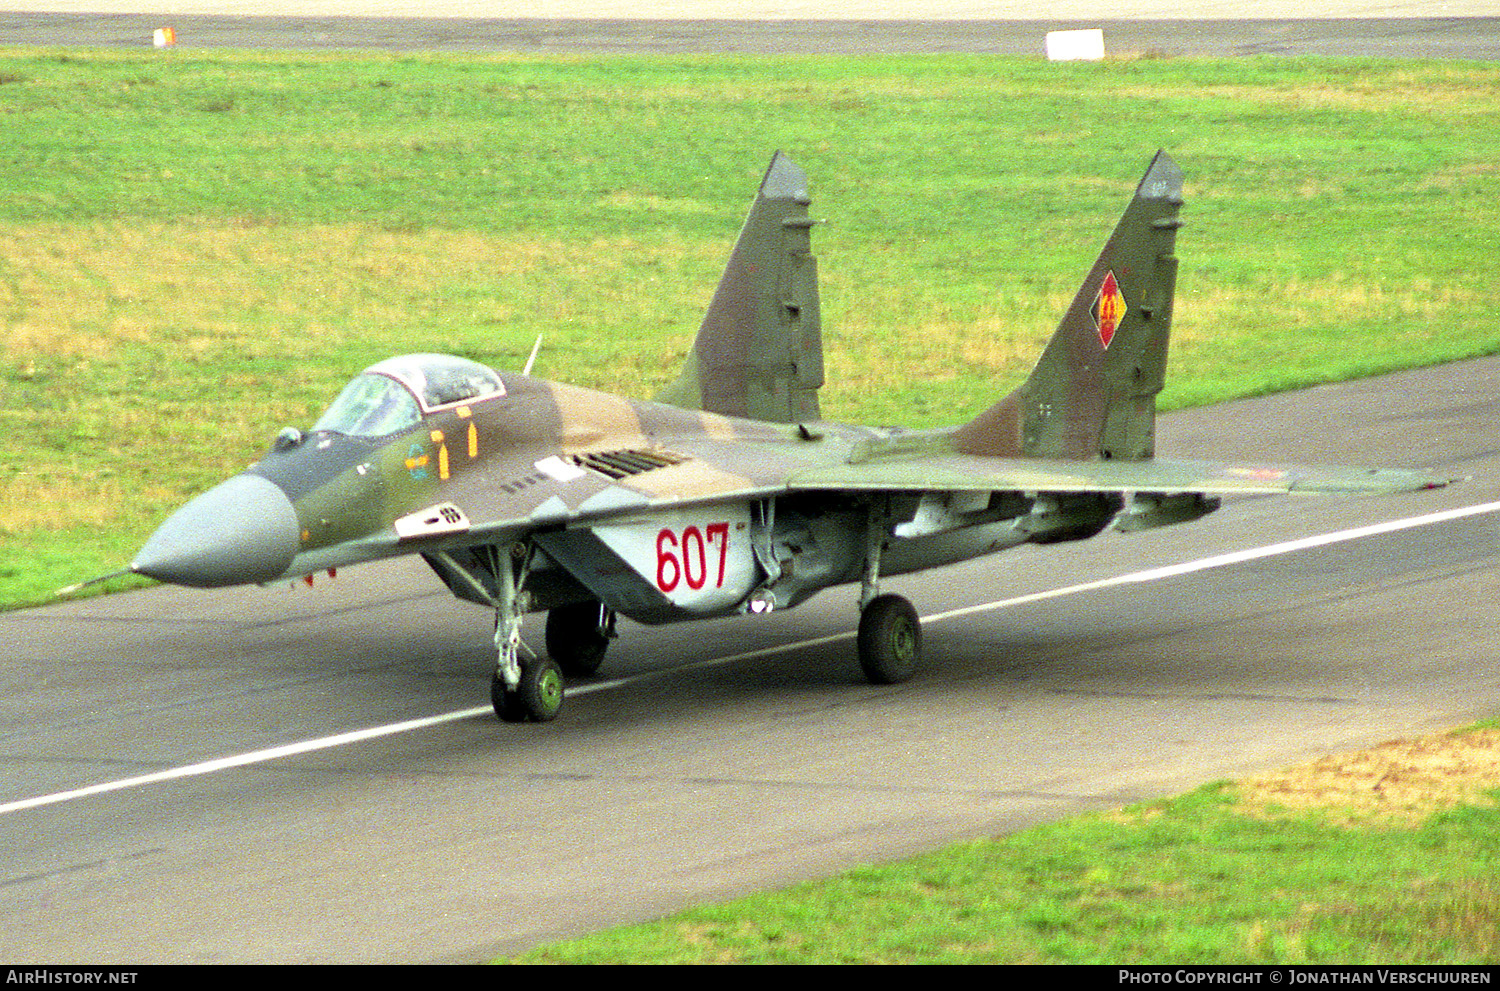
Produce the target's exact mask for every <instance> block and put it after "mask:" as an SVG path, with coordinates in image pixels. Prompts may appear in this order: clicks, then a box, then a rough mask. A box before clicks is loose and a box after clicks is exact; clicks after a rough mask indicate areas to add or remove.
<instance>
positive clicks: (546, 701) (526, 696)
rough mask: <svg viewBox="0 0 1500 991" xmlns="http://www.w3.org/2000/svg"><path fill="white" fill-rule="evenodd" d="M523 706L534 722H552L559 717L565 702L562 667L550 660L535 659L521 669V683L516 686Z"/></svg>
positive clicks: (527, 716) (527, 715) (529, 718)
mask: <svg viewBox="0 0 1500 991" xmlns="http://www.w3.org/2000/svg"><path fill="white" fill-rule="evenodd" d="M516 694H517V695H519V696H520V697H521V708H522V709H523V710H525V712H526V718H527V719H528V720H530V721H531V722H533V723H550V722H551V721H552V720H554V719H556V718H557V713H558V711H559V710H560V709H562V704H563V673H562V668H560V667H558V666H557V664H555V663H554V662H552V661H550V660H545V659H544V660H540V661H533V662H532V663H530V664H528V665H526V666H525V667H524V668H522V669H521V684H520V685H518V686H516Z"/></svg>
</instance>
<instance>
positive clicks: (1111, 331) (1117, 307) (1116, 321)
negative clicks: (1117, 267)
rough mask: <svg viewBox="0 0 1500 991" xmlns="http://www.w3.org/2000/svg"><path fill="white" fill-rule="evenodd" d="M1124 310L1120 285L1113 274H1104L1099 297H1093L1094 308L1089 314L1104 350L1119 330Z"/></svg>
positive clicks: (1123, 297)
mask: <svg viewBox="0 0 1500 991" xmlns="http://www.w3.org/2000/svg"><path fill="white" fill-rule="evenodd" d="M1125 309H1126V307H1125V296H1124V294H1122V293H1121V292H1120V283H1119V282H1118V281H1116V280H1115V273H1114V272H1106V273H1104V282H1103V284H1102V285H1100V286H1099V295H1097V296H1095V297H1094V306H1093V309H1092V310H1090V312H1091V313H1092V314H1093V317H1094V326H1095V327H1097V328H1098V329H1099V342H1100V343H1101V344H1103V345H1104V346H1105V347H1106V348H1108V347H1109V342H1110V339H1111V338H1113V337H1114V336H1115V331H1116V330H1118V329H1119V326H1120V321H1121V320H1124V319H1125Z"/></svg>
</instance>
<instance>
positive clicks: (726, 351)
mask: <svg viewBox="0 0 1500 991" xmlns="http://www.w3.org/2000/svg"><path fill="white" fill-rule="evenodd" d="M810 202H811V200H810V199H809V197H808V195H807V173H805V172H803V171H802V169H800V168H798V167H797V165H796V164H794V163H793V162H792V160H791V159H790V158H787V157H786V156H785V155H783V154H782V153H781V152H777V153H776V154H775V156H773V157H772V159H771V164H770V167H769V168H767V169H766V174H765V178H764V179H762V180H761V184H760V190H759V192H758V193H757V194H756V197H755V203H754V204H753V205H752V206H751V208H750V215H749V216H748V217H746V218H745V226H744V227H743V228H742V229H741V231H740V237H739V241H738V242H737V243H736V244H735V246H734V251H733V252H732V253H731V254H730V256H729V264H728V266H727V267H726V268H725V270H724V275H723V278H722V279H721V280H720V282H719V287H718V289H717V290H716V291H715V292H714V298H713V302H712V303H711V304H709V308H708V312H707V314H706V315H705V316H704V318H703V324H702V326H701V327H699V329H698V336H697V338H696V339H695V340H694V341H693V349H692V351H690V352H689V353H688V357H687V362H686V364H685V365H684V366H683V369H682V371H681V373H680V374H679V375H678V377H677V379H676V380H675V381H674V382H672V383H671V384H670V385H668V386H667V387H666V388H665V389H664V390H662V392H661V393H660V394H658V395H657V397H656V399H657V401H658V402H663V403H671V404H672V405H674V406H682V407H685V408H687V409H701V410H704V411H706V412H710V413H721V414H724V415H726V416H742V417H749V418H751V419H755V420H766V421H770V422H774V423H799V422H804V421H808V420H816V419H819V413H818V387H819V386H821V385H822V384H823V339H822V329H821V318H820V314H819V308H818V263H817V259H816V258H814V257H813V255H812V238H811V230H812V226H813V223H814V221H812V220H810V219H809V218H808V214H807V207H808V204H809V203H810Z"/></svg>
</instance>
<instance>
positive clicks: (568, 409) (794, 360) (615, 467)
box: [129, 153, 1443, 722]
mask: <svg viewBox="0 0 1500 991" xmlns="http://www.w3.org/2000/svg"><path fill="white" fill-rule="evenodd" d="M807 189H808V185H807V176H806V174H805V173H804V172H803V171H802V169H800V168H799V167H797V166H796V165H795V164H793V162H792V161H791V160H790V159H789V158H787V157H786V156H785V155H783V154H781V153H777V154H776V155H775V156H774V157H773V158H772V160H771V163H770V166H769V167H768V168H767V170H766V173H765V177H764V179H763V180H762V182H761V185H760V189H759V191H758V193H757V195H756V197H755V200H754V202H753V204H752V206H751V208H750V212H749V216H748V218H747V219H746V221H745V224H744V227H743V229H742V230H741V232H740V235H739V240H738V242H737V243H736V245H735V246H734V248H733V251H732V253H731V254H730V257H729V261H728V266H727V268H726V270H725V272H724V274H723V277H722V280H721V281H720V283H719V286H718V289H717V291H716V292H715V294H714V297H713V301H712V303H711V304H710V306H709V309H708V312H707V314H706V316H705V317H704V319H703V323H702V325H701V327H700V329H699V331H698V334H697V337H696V339H695V341H694V343H693V346H692V350H691V351H690V352H689V353H688V356H687V359H686V363H685V365H684V366H683V368H682V370H681V372H680V374H679V375H678V376H677V378H676V380H675V381H673V382H672V383H671V384H670V385H669V386H668V387H667V388H666V389H665V390H664V391H662V392H661V393H660V394H659V395H658V396H656V397H655V399H654V400H653V401H649V402H646V401H637V400H632V399H624V398H619V397H616V396H612V395H606V394H603V393H599V392H594V391H591V390H589V389H584V388H578V387H575V386H571V385H563V384H559V383H555V382H548V381H543V380H541V379H539V378H533V377H531V376H530V375H528V374H515V373H509V372H500V371H496V370H494V369H492V368H489V367H486V366H484V365H482V364H479V363H477V362H475V361H471V360H468V359H466V358H463V357H457V356H450V355H439V354H411V355H406V356H404V357H395V358H390V359H388V360H385V361H381V362H379V363H378V364H375V365H371V366H370V367H369V368H366V369H365V370H364V371H362V372H360V373H359V374H358V375H356V376H355V377H354V378H353V379H352V380H351V381H350V382H349V384H348V386H347V387H346V388H345V389H344V390H343V392H342V393H341V394H340V395H339V396H338V397H337V398H336V399H335V400H334V401H333V404H332V405H331V406H329V407H328V409H327V411H326V412H325V413H324V414H323V415H322V417H321V418H320V419H319V420H318V421H317V423H315V424H314V425H313V427H312V429H311V430H307V431H305V432H304V431H301V430H297V429H295V428H287V429H286V430H284V431H282V433H281V434H280V435H279V436H278V437H277V438H276V440H275V443H274V445H273V446H272V448H271V450H270V451H269V452H268V453H267V454H266V455H265V456H264V457H263V458H262V459H261V460H260V462H259V463H257V464H255V465H253V466H252V467H250V468H249V469H248V470H246V471H245V472H243V473H241V474H239V475H236V476H235V477H233V478H231V479H229V480H228V481H226V482H223V483H222V484H220V485H218V486H217V487H215V488H213V489H211V490H209V491H208V492H206V493H204V494H203V495H200V496H198V497H197V498H196V499H193V500H192V501H191V502H189V503H187V504H186V505H184V506H183V507H182V508H181V509H179V510H177V511H176V512H175V513H173V514H172V515H171V516H170V517H169V518H168V519H167V520H166V522H165V523H163V524H162V526H161V528H160V529H158V530H157V531H156V532H155V534H153V535H152V536H151V537H150V539H149V540H147V542H146V544H145V546H144V547H142V549H141V550H140V552H139V554H138V555H137V556H136V558H135V560H134V561H133V562H132V563H131V565H130V568H129V570H130V571H133V572H135V573H137V574H141V575H146V576H149V577H151V578H155V579H158V580H160V581H163V582H170V583H173V584H177V585H185V586H193V587H205V588H211V587H220V586H231V585H242V584H251V583H271V582H278V581H285V580H293V581H295V580H298V579H300V578H302V577H304V576H310V575H313V574H314V573H318V572H323V571H325V570H327V571H332V570H334V569H341V568H345V567H347V566H349V565H354V564H358V563H361V562H366V561H373V560H376V559H380V558H388V557H392V556H395V555H403V554H419V555H421V556H422V558H423V560H425V561H426V562H427V564H428V565H430V566H431V568H432V570H433V572H435V573H436V575H437V577H438V578H439V579H441V581H442V582H443V583H444V584H445V585H446V586H447V587H448V588H449V589H451V590H452V592H453V594H454V595H456V596H457V597H459V598H460V599H464V600H467V601H469V602H473V603H477V604H479V605H481V606H483V607H485V608H487V609H491V610H493V611H494V614H495V637H494V643H495V654H496V664H495V671H494V677H493V680H492V688H491V698H492V701H493V703H494V708H495V711H496V713H497V714H498V715H499V717H500V718H501V719H503V720H506V721H511V722H518V721H527V720H529V721H546V720H550V719H553V718H554V717H555V716H556V715H557V714H558V711H559V709H560V707H561V706H562V703H563V694H564V683H565V678H576V677H581V676H587V675H590V674H592V673H593V672H595V671H596V670H597V669H598V667H599V665H600V663H601V661H602V660H603V658H604V655H605V651H606V647H607V646H608V644H609V641H610V639H611V638H612V637H614V636H615V635H616V625H615V619H616V616H617V615H624V616H627V617H629V618H631V619H633V620H636V621H638V622H640V623H650V624H655V623H674V622H681V621H685V620H695V619H706V618H710V617H721V616H729V615H735V614H744V615H746V616H747V617H749V618H747V619H746V620H745V622H753V621H754V619H753V617H755V616H757V615H763V614H766V613H769V612H772V611H775V610H781V609H789V608H792V607H793V606H796V605H798V604H799V603H801V602H803V601H805V600H807V599H808V598H809V597H810V596H812V595H814V594H816V593H817V592H820V591H822V590H823V589H826V588H829V587H832V586H836V585H846V584H847V585H851V586H856V587H857V588H858V605H859V629H858V638H857V644H858V649H857V654H858V661H859V665H860V667H861V668H862V669H863V672H864V675H865V676H866V677H867V678H868V679H869V680H870V681H872V682H875V683H895V682H901V681H904V680H905V679H907V678H910V677H911V676H912V675H913V673H914V672H915V671H916V669H917V666H918V663H919V658H920V654H921V641H922V631H921V626H920V623H919V619H918V615H917V613H916V611H915V609H914V608H913V607H912V605H911V604H910V603H909V602H908V601H907V600H906V599H904V598H902V597H900V596H898V595H893V594H882V592H881V587H880V583H881V579H882V578H883V577H885V576H888V575H899V574H904V573H908V572H914V571H919V570H922V569H925V568H935V567H940V566H943V565H947V564H950V563H953V562H957V561H962V560H965V559H968V558H972V557H976V556H978V555H983V554H990V553H992V552H995V551H1000V550H1004V549H1006V548H1012V547H1016V546H1018V545H1021V544H1026V543H1035V544H1049V543H1056V542H1059V541H1068V540H1082V539H1084V538H1087V537H1092V536H1094V535H1095V534H1098V533H1100V532H1101V531H1103V530H1104V529H1105V528H1106V527H1109V526H1113V527H1114V528H1116V529H1117V530H1123V531H1137V530H1145V529H1149V528H1152V527H1159V526H1164V525H1168V524H1176V523H1186V522H1188V521H1191V520H1196V519H1198V518H1200V517H1202V516H1204V515H1206V514H1208V513H1210V512H1212V511H1214V510H1215V509H1217V508H1218V507H1219V505H1220V500H1221V497H1222V496H1223V495H1224V494H1227V493H1273V492H1306V493H1357V492H1398V491H1406V490H1415V489H1422V488H1429V487H1434V486H1438V485H1441V484H1443V480H1440V479H1434V478H1428V477H1424V476H1422V475H1419V474H1416V473H1413V472H1407V471H1399V470H1375V469H1369V468H1361V467H1348V468H1340V467H1324V468H1308V467H1296V466H1290V465H1268V464H1233V463H1218V462H1208V461H1171V460H1163V459H1160V458H1157V457H1156V456H1155V454H1156V452H1155V440H1154V432H1155V427H1154V424H1155V412H1156V396H1157V393H1158V392H1160V390H1161V388H1162V380H1163V375H1164V370H1165V364H1166V354H1167V338H1168V332H1169V330H1170V327H1171V324H1172V305H1173V290H1174V286H1175V282H1176V276H1177V258H1176V257H1175V255H1174V254H1173V251H1174V245H1175V241H1176V235H1177V229H1178V227H1179V226H1180V223H1179V220H1178V214H1179V210H1180V207H1181V205H1182V189H1183V177H1182V172H1181V171H1180V170H1179V169H1178V167H1177V165H1176V164H1175V163H1174V162H1173V161H1172V160H1171V159H1170V158H1169V157H1168V156H1167V155H1166V154H1165V153H1158V154H1157V155H1156V157H1155V158H1154V159H1153V161H1152V162H1151V164H1150V167H1149V168H1148V169H1147V170H1146V174H1145V176H1144V177H1143V178H1142V179H1141V181H1140V183H1139V185H1138V186H1137V187H1136V189H1135V192H1134V195H1132V196H1131V198H1130V202H1129V205H1128V206H1127V207H1126V209H1125V213H1124V215H1123V217H1122V218H1121V219H1120V221H1119V223H1118V225H1117V226H1116V228H1115V230H1114V232H1113V233H1112V234H1111V235H1110V237H1109V239H1108V240H1107V241H1106V242H1105V244H1104V248H1103V250H1102V251H1101V252H1100V254H1099V256H1098V259H1097V260H1096V261H1095V262H1094V264H1093V267H1092V268H1091V269H1090V270H1089V272H1088V274H1087V275H1086V276H1085V277H1084V279H1083V283H1082V285H1081V286H1080V287H1079V289H1078V294H1077V296H1076V297H1074V299H1073V302H1072V305H1071V306H1070V307H1069V308H1068V310H1067V312H1066V313H1065V314H1064V315H1063V317H1062V321H1061V323H1060V324H1059V326H1058V328H1057V331H1056V333H1055V335H1054V336H1053V337H1052V339H1051V342H1050V343H1049V344H1048V345H1047V346H1046V348H1045V350H1044V351H1043V353H1042V355H1041V358H1040V360H1039V362H1038V363H1037V365H1036V367H1035V369H1034V370H1033V371H1032V372H1031V374H1030V377H1029V378H1027V379H1026V380H1025V382H1024V383H1023V384H1022V385H1021V386H1020V387H1019V388H1017V389H1015V390H1014V391H1013V392H1011V393H1009V394H1008V395H1005V396H1004V397H1003V398H1000V399H999V401H998V402H996V403H995V404H994V405H993V406H991V407H989V408H988V409H986V410H984V411H983V412H980V413H979V414H978V415H977V416H975V417H973V418H972V419H970V420H969V421H968V422H966V423H962V424H959V425H957V426H954V427H949V428H944V429H922V430H897V429H888V428H873V427H863V426H846V425H841V424H834V423H827V422H824V421H823V420H822V418H821V417H820V415H819V412H818V389H819V387H820V386H821V385H822V384H823V355H822V341H821V331H820V316H819V296H818V276H817V262H816V259H815V258H814V256H813V254H812V249H811V239H810V236H811V230H812V228H813V224H814V222H813V221H812V220H810V219H809V215H808V205H809V203H810V200H809V198H808V193H807ZM528 371H529V365H528ZM538 611H545V612H546V613H547V618H546V628H545V629H546V636H545V641H546V654H545V655H541V654H537V653H535V652H533V651H532V650H531V649H530V648H529V647H528V646H527V645H526V644H525V643H524V642H523V641H522V639H521V626H522V620H523V618H524V617H526V616H527V615H528V614H530V613H533V612H538Z"/></svg>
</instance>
